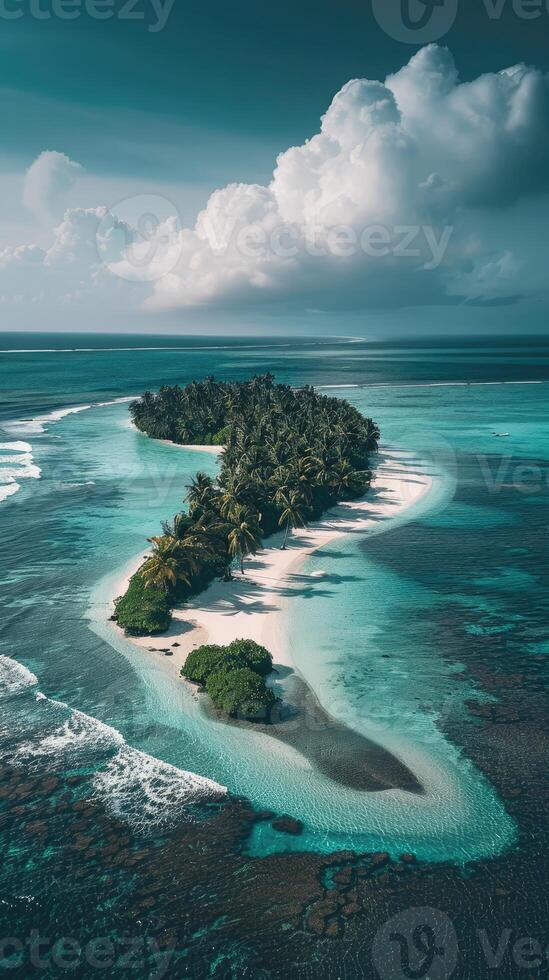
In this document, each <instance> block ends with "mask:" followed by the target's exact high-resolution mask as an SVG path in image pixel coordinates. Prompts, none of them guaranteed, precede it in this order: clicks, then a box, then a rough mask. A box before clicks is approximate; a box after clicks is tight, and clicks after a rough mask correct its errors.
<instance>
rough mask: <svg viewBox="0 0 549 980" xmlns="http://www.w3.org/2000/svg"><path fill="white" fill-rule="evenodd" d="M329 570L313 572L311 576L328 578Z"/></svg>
mask: <svg viewBox="0 0 549 980" xmlns="http://www.w3.org/2000/svg"><path fill="white" fill-rule="evenodd" d="M327 574H328V572H311V578H326V575H327Z"/></svg>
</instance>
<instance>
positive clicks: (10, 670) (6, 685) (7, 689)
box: [0, 654, 38, 698]
mask: <svg viewBox="0 0 549 980" xmlns="http://www.w3.org/2000/svg"><path fill="white" fill-rule="evenodd" d="M36 684H38V678H37V677H35V675H34V674H32V673H31V672H30V670H27V668H26V667H23V664H20V663H18V661H17V660H13V659H12V657H6V656H4V655H3V654H0V698H2V697H10V696H11V695H12V694H18V693H19V691H24V690H25V688H27V687H35V685H36Z"/></svg>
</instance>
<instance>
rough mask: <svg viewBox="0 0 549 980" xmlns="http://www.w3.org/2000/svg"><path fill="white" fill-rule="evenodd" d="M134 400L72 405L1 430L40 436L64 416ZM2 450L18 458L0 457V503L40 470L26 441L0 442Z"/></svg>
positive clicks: (35, 476) (17, 420)
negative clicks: (12, 453)
mask: <svg viewBox="0 0 549 980" xmlns="http://www.w3.org/2000/svg"><path fill="white" fill-rule="evenodd" d="M134 398H135V396H134V395H124V396H122V397H121V398H113V399H111V400H110V401H104V402H91V403H90V404H86V405H72V406H71V407H69V408H56V409H55V410H54V411H52V412H49V413H48V414H47V415H37V416H36V417H35V418H32V419H15V420H13V421H12V422H5V423H4V424H3V428H4V429H5V431H6V432H10V433H14V434H17V435H20V434H23V435H32V434H36V435H40V434H41V433H43V432H46V428H47V426H48V425H53V424H55V422H60V421H61V419H64V418H66V417H67V416H68V415H75V414H77V413H78V412H85V411H87V410H88V409H89V408H105V407H106V406H108V405H118V404H119V403H123V402H131V401H133V400H134ZM2 449H5V450H11V451H12V452H15V453H18V454H19V453H21V454H22V455H17V456H14V455H11V456H2V455H0V503H1V502H2V501H3V500H6V499H7V498H8V497H11V496H13V495H14V494H15V493H17V491H18V490H20V489H21V484H20V483H19V482H18V481H19V480H20V479H29V478H30V479H34V480H39V479H40V476H41V469H40V467H39V466H37V465H36V463H34V461H33V457H32V446H31V444H30V443H29V442H24V441H23V440H21V439H18V440H16V441H13V442H2V443H0V450H2ZM91 483H92V481H88V482H87V483H75V484H66V486H76V487H79V486H88V485H91Z"/></svg>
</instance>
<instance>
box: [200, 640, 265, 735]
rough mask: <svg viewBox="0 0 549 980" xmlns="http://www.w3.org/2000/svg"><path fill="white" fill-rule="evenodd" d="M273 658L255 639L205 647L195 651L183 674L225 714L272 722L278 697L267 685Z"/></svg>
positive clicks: (206, 645)
mask: <svg viewBox="0 0 549 980" xmlns="http://www.w3.org/2000/svg"><path fill="white" fill-rule="evenodd" d="M272 669H273V658H272V657H271V654H270V653H269V651H268V650H266V649H265V647H262V646H260V645H259V644H258V643H255V642H254V640H233V642H232V643H230V644H229V645H228V646H225V647H222V646H216V645H215V644H205V645H204V646H201V647H198V649H197V650H193V651H192V652H191V653H190V654H189V656H188V657H187V660H186V661H185V664H184V665H183V667H182V668H181V675H182V676H183V677H185V678H186V679H187V680H189V681H192V682H193V683H194V684H200V686H201V687H205V688H206V691H207V692H208V694H209V695H210V697H211V699H212V701H213V703H214V704H215V706H216V707H217V708H219V709H220V710H221V711H225V712H226V713H227V714H229V715H231V716H233V717H236V716H239V717H244V718H258V717H260V718H264V719H266V720H269V716H270V713H271V709H272V707H273V705H274V703H275V700H276V698H275V696H274V694H273V692H272V691H271V690H269V688H268V687H266V685H265V677H266V676H267V674H270V672H271V670H272Z"/></svg>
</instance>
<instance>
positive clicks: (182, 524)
mask: <svg viewBox="0 0 549 980" xmlns="http://www.w3.org/2000/svg"><path fill="white" fill-rule="evenodd" d="M193 526H194V522H193V520H192V518H191V517H189V515H188V514H185V513H180V514H176V515H175V517H174V518H173V520H171V521H162V532H163V534H164V536H165V537H166V538H173V540H174V541H181V540H182V539H183V538H184V537H186V535H187V534H188V533H189V530H190V528H192V527H193Z"/></svg>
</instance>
